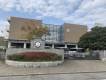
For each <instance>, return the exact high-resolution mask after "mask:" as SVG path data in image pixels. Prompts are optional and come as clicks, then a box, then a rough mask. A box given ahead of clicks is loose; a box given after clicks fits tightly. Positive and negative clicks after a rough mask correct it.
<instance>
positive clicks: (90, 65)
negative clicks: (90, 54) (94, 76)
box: [0, 60, 106, 76]
mask: <svg viewBox="0 0 106 80" xmlns="http://www.w3.org/2000/svg"><path fill="white" fill-rule="evenodd" d="M99 71H106V62H102V61H99V60H66V61H65V62H64V63H63V64H62V65H59V66H57V67H45V68H17V67H12V66H8V65H6V64H4V63H3V62H0V76H8V75H28V74H50V73H51V74H58V73H64V74H68V73H77V72H99Z"/></svg>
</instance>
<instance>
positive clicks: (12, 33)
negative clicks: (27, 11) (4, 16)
mask: <svg viewBox="0 0 106 80" xmlns="http://www.w3.org/2000/svg"><path fill="white" fill-rule="evenodd" d="M9 23H10V30H9V39H13V40H27V37H28V36H27V35H28V33H29V32H30V31H31V30H33V29H35V27H40V26H42V21H41V20H34V19H26V18H19V17H10V20H9Z"/></svg>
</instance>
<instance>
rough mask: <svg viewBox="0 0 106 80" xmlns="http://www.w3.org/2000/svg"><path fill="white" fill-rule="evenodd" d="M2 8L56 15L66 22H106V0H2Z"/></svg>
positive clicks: (92, 23) (86, 23) (0, 7)
mask: <svg viewBox="0 0 106 80" xmlns="http://www.w3.org/2000/svg"><path fill="white" fill-rule="evenodd" d="M0 9H1V10H4V11H12V10H13V9H15V10H17V11H19V12H24V13H25V14H27V13H30V14H33V13H37V14H40V15H38V16H36V18H40V19H41V18H43V17H48V16H50V17H54V18H59V19H61V20H63V21H65V22H69V23H76V24H84V25H88V26H93V25H94V24H95V23H103V24H106V23H105V21H106V18H105V17H106V0H0Z"/></svg>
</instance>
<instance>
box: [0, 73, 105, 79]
mask: <svg viewBox="0 0 106 80" xmlns="http://www.w3.org/2000/svg"><path fill="white" fill-rule="evenodd" d="M0 80H106V72H98V73H96V72H95V73H68V74H43V75H34V74H32V75H14V76H12V75H11V76H0Z"/></svg>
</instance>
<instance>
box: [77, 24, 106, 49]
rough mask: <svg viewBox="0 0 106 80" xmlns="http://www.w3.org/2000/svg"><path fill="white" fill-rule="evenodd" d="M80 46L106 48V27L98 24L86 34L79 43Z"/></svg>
mask: <svg viewBox="0 0 106 80" xmlns="http://www.w3.org/2000/svg"><path fill="white" fill-rule="evenodd" d="M78 45H79V47H82V48H85V49H87V48H89V49H91V50H105V49H106V27H99V26H96V27H94V28H92V29H91V31H89V32H87V33H86V34H84V35H83V36H82V37H81V38H80V41H79V43H78Z"/></svg>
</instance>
